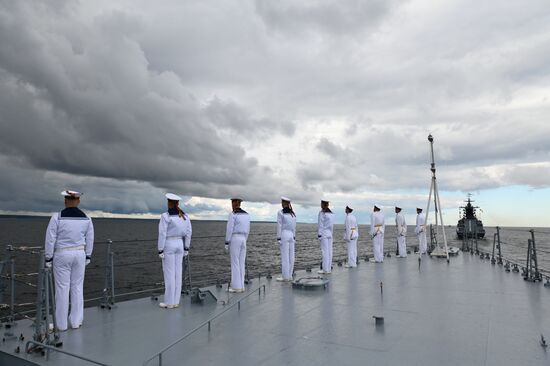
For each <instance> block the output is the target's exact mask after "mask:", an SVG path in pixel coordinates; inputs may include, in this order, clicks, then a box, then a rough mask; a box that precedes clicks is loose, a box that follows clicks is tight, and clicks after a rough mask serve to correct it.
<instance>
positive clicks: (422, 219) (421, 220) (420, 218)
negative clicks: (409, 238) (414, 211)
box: [414, 213, 426, 235]
mask: <svg viewBox="0 0 550 366" xmlns="http://www.w3.org/2000/svg"><path fill="white" fill-rule="evenodd" d="M424 225H426V215H425V214H424V213H419V214H418V215H416V229H415V230H414V232H415V234H417V235H418V234H419V233H420V232H421V231H426V230H425V228H424Z"/></svg>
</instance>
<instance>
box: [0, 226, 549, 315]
mask: <svg viewBox="0 0 550 366" xmlns="http://www.w3.org/2000/svg"><path fill="white" fill-rule="evenodd" d="M48 220H49V218H47V217H9V216H3V217H2V216H0V255H1V256H2V258H6V256H9V255H13V256H14V258H15V263H16V273H18V274H20V275H21V276H19V277H18V283H17V303H30V302H33V301H35V296H36V295H35V289H34V288H32V287H30V286H28V285H26V284H25V282H27V283H32V284H34V283H36V276H35V275H32V273H36V272H37V269H38V255H37V254H30V253H21V252H9V253H8V252H6V246H7V245H13V246H40V247H42V246H43V243H44V233H45V230H46V226H47V225H48ZM157 226H158V221H157V220H130V219H94V227H95V233H96V244H95V248H94V253H93V259H92V263H91V264H90V265H89V266H88V267H87V270H86V281H85V297H86V298H93V297H97V296H100V295H101V293H102V289H103V281H104V272H105V269H104V266H105V263H106V260H105V259H106V245H105V242H106V241H107V239H112V240H113V241H114V244H113V249H114V252H115V266H116V268H115V288H116V291H117V293H126V292H133V291H139V290H144V289H149V288H154V287H159V286H162V270H161V263H160V259H158V256H157V250H156V235H157ZM359 230H360V238H359V242H358V252H359V255H360V256H361V257H364V256H365V255H371V254H372V247H371V246H372V243H371V241H370V240H369V238H368V234H367V223H365V224H364V225H362V226H361V224H360V226H359ZM486 230H487V239H486V240H482V241H479V246H480V249H484V250H489V249H490V248H491V247H492V243H493V233H494V232H495V230H496V229H495V228H493V227H486ZM528 230H529V228H502V229H501V239H502V242H503V245H502V251H503V255H504V256H505V257H507V258H509V259H513V260H516V261H519V262H521V263H524V261H525V257H526V253H527V239H528V238H529V237H530V233H529V232H528ZM535 230H536V240H537V248H538V249H539V254H538V256H539V265H540V266H541V267H543V268H546V269H550V229H549V228H539V229H537V228H535ZM224 233H225V222H221V221H193V240H192V248H191V251H190V264H191V279H192V282H193V286H203V285H209V284H215V283H217V282H222V283H226V282H227V281H228V280H229V277H230V266H229V258H228V254H227V253H225V251H224V238H223V236H224ZM275 233H276V225H275V224H274V223H252V228H251V234H250V237H249V241H248V250H247V253H248V254H247V265H248V269H249V272H250V275H251V276H257V275H258V274H260V273H263V274H265V273H267V272H271V273H273V274H274V275H276V274H277V273H279V271H280V267H279V266H280V260H279V246H278V244H277V241H276V234H275ZM408 233H409V234H408V238H407V244H408V246H409V247H411V248H412V247H413V246H416V245H417V244H418V242H417V239H416V237H415V236H414V227H412V226H410V225H409V231H408ZM446 233H447V236H448V239H449V245H453V246H457V247H461V245H462V242H461V241H458V240H457V239H456V234H455V228H454V227H447V228H446ZM342 235H343V225H336V226H335V240H334V258H335V261H337V260H338V259H343V258H345V257H346V251H345V244H344V241H343V240H342ZM395 246H396V245H395V228H394V227H393V226H388V227H387V231H386V238H385V250H387V251H390V250H392V251H395ZM461 255H462V254H461ZM320 260H321V250H320V247H319V242H318V240H317V234H316V225H314V224H298V230H297V237H296V268H297V269H303V268H306V267H308V266H313V265H315V266H317V265H318V263H319V261H320ZM26 274H31V275H28V276H27V275H26ZM30 307H31V305H29V308H30ZM19 310H24V307H20V309H19Z"/></svg>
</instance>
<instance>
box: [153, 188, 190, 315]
mask: <svg viewBox="0 0 550 366" xmlns="http://www.w3.org/2000/svg"><path fill="white" fill-rule="evenodd" d="M165 197H166V199H167V200H168V203H167V205H168V211H167V212H165V213H163V214H162V215H161V216H160V221H159V236H158V253H159V257H160V259H162V272H163V274H164V302H161V303H159V306H160V307H161V308H167V309H172V308H177V307H178V306H179V304H180V298H181V283H182V273H183V257H184V256H186V255H187V253H188V251H189V248H190V246H191V235H192V228H191V220H190V219H189V216H188V215H187V214H186V213H184V212H183V211H182V209H181V208H180V207H179V201H180V200H181V197H179V196H178V195H175V194H173V193H167V194H166V195H165Z"/></svg>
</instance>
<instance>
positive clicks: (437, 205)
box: [426, 134, 449, 262]
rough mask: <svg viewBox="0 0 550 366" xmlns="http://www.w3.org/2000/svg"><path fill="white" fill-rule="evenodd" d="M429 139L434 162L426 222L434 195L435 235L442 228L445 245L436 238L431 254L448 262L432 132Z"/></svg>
mask: <svg viewBox="0 0 550 366" xmlns="http://www.w3.org/2000/svg"><path fill="white" fill-rule="evenodd" d="M428 141H429V142H430V152H431V158H432V163H431V167H430V171H431V172H432V183H431V186H430V195H429V197H428V207H427V208H426V223H427V221H428V218H429V217H430V203H431V201H432V197H433V203H434V213H435V237H436V238H437V236H438V234H439V230H441V231H442V233H443V246H441V244H440V243H439V242H438V241H437V240H436V241H435V248H433V250H432V252H431V254H430V255H431V256H432V257H442V258H443V257H445V258H447V262H449V250H448V247H447V235H446V234H445V225H444V224H443V213H442V212H441V201H440V199H439V187H438V185H437V178H436V176H435V171H436V169H435V157H434V138H433V136H432V135H431V134H430V135H429V136H428ZM432 194H433V196H432ZM438 216H439V217H438Z"/></svg>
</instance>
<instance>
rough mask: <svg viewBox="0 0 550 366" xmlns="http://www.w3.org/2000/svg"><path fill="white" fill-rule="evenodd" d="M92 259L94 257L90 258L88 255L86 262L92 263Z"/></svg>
mask: <svg viewBox="0 0 550 366" xmlns="http://www.w3.org/2000/svg"><path fill="white" fill-rule="evenodd" d="M91 261H92V258H90V257H89V256H86V262H85V264H86V265H88V264H90V262H91Z"/></svg>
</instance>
